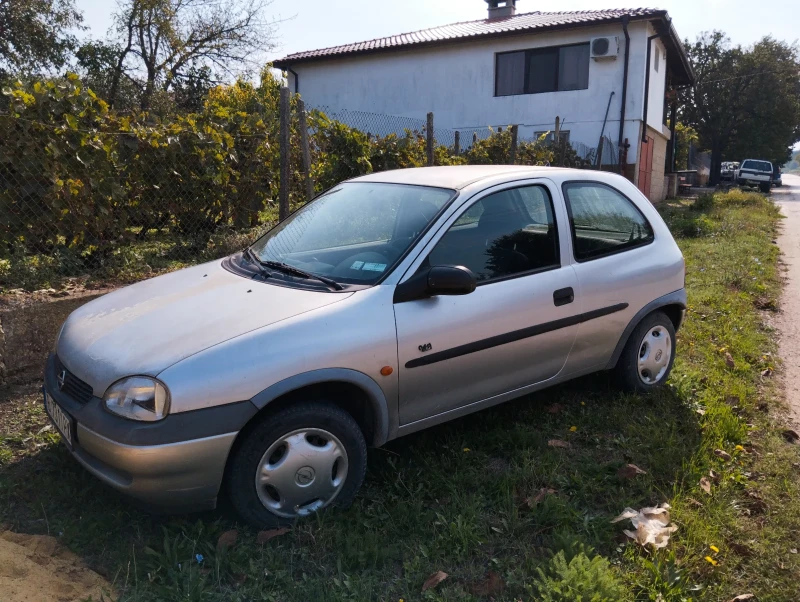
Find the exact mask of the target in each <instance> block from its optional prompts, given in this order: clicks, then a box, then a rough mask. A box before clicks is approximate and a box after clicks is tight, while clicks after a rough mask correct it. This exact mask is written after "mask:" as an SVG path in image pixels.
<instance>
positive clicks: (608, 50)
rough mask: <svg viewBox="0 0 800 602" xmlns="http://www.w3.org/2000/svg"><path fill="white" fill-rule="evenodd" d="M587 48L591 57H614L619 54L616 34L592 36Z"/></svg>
mask: <svg viewBox="0 0 800 602" xmlns="http://www.w3.org/2000/svg"><path fill="white" fill-rule="evenodd" d="M589 48H590V50H591V56H592V58H593V59H615V58H617V55H618V54H619V38H618V37H617V36H605V37H602V38H592V41H591V43H590V44H589Z"/></svg>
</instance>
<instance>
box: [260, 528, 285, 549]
mask: <svg viewBox="0 0 800 602" xmlns="http://www.w3.org/2000/svg"><path fill="white" fill-rule="evenodd" d="M288 532H289V528H288V527H281V528H280V529H270V530H268V531H259V532H258V535H256V541H257V542H258V543H259V544H260V545H263V544H265V543H267V542H268V541H269V540H270V539H272V538H273V537H278V536H280V535H285V534H286V533H288Z"/></svg>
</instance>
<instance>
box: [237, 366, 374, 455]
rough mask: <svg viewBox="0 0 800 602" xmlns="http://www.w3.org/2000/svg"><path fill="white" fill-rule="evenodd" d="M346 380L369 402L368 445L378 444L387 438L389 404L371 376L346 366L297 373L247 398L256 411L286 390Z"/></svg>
mask: <svg viewBox="0 0 800 602" xmlns="http://www.w3.org/2000/svg"><path fill="white" fill-rule="evenodd" d="M332 382H337V383H348V384H351V385H354V386H356V387H358V388H359V389H360V390H361V391H363V393H364V395H365V396H366V398H367V401H368V402H369V404H370V407H371V409H372V412H373V416H374V425H373V428H374V434H373V438H372V439H373V440H372V445H373V446H375V447H380V446H381V445H383V444H384V443H386V442H387V441H388V440H389V404H388V402H387V401H386V395H385V394H384V392H383V389H381V388H380V386H379V385H378V383H376V382H375V381H374V380H373V379H372V378H370V377H369V376H367V375H366V374H364V373H363V372H359V371H358V370H351V369H349V368H321V369H319V370H311V371H309V372H303V373H301V374H295V375H294V376H290V377H289V378H286V379H284V380H282V381H279V382H277V383H275V384H273V385H270V386H269V387H267V388H266V389H264V390H263V391H261V392H260V393H258V394H256V395H255V396H253V397H252V398H251V399H250V401H251V403H252V404H253V405H255V406H256V407H257V408H258V409H259V410H262V409H264V408H265V407H266V406H267V405H269V404H270V402H272V401H274V400H276V399H278V398H280V397H283V396H284V395H286V394H287V393H291V392H292V391H296V390H298V389H302V388H303V387H307V386H309V385H318V384H324V383H332Z"/></svg>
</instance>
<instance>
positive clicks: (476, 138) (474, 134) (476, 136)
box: [472, 132, 478, 144]
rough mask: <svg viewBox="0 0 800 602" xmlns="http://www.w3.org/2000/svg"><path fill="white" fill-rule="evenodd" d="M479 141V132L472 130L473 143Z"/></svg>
mask: <svg viewBox="0 0 800 602" xmlns="http://www.w3.org/2000/svg"><path fill="white" fill-rule="evenodd" d="M477 142H478V132H472V144H476V143H477Z"/></svg>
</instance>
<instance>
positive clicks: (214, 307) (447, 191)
mask: <svg viewBox="0 0 800 602" xmlns="http://www.w3.org/2000/svg"><path fill="white" fill-rule="evenodd" d="M685 307H686V292H685V290H684V261H683V257H682V255H681V252H680V250H679V249H678V247H677V245H676V244H675V242H674V240H673V239H672V236H671V235H670V233H669V230H668V229H667V227H666V225H665V224H664V222H663V221H662V219H661V218H660V216H659V215H658V213H657V212H656V210H655V209H654V208H653V206H652V205H651V204H650V203H649V202H648V200H647V199H646V198H645V197H644V196H642V194H641V193H640V192H639V191H638V190H637V189H636V187H635V186H633V184H631V183H630V182H629V181H627V180H626V179H624V178H622V177H621V176H617V175H614V174H610V173H600V172H591V171H577V170H569V169H556V168H540V167H514V166H470V167H467V166H465V167H432V168H423V169H409V170H398V171H389V172H383V173H377V174H372V175H368V176H364V177H361V178H356V179H354V180H351V181H348V182H345V183H342V184H340V185H338V186H336V187H334V188H333V189H331V190H329V191H327V192H326V193H324V194H323V195H321V196H320V197H318V198H317V199H316V200H314V201H313V202H312V203H309V204H308V205H306V206H305V207H303V208H302V209H300V210H299V211H297V212H296V213H294V214H293V215H292V216H291V217H289V218H288V219H286V220H285V221H283V222H282V223H280V224H279V225H278V226H276V227H275V228H273V229H272V230H270V231H269V232H268V233H267V234H265V235H264V236H263V237H262V238H260V239H259V240H257V241H256V242H255V243H254V244H253V245H251V246H250V247H248V248H247V249H246V250H244V251H243V252H241V253H237V254H235V255H233V256H231V257H227V258H225V259H222V260H218V261H212V262H210V263H206V264H204V265H199V266H196V267H192V268H187V269H184V270H181V271H178V272H174V273H171V274H166V275H164V276H159V277H158V278H153V279H152V280H147V281H144V282H140V283H138V284H134V285H133V286H129V287H126V288H123V289H120V290H117V291H115V292H112V293H110V294H108V295H105V296H104V297H101V298H99V299H96V300H94V301H92V302H90V303H87V304H86V305H84V306H82V307H81V308H79V309H78V310H76V311H75V312H74V313H72V315H70V317H69V318H68V319H67V321H66V323H65V324H64V326H63V327H62V329H61V332H60V334H59V337H58V341H57V343H56V349H55V352H54V353H53V354H52V355H51V356H50V357H49V358H48V361H47V366H46V369H45V379H44V398H45V399H44V402H45V406H46V409H47V411H48V413H49V415H50V416H51V417H52V419H53V422H54V423H55V425H56V427H57V428H58V430H59V431H60V433H61V435H62V436H63V439H64V442H65V443H66V445H67V447H68V448H69V450H70V452H71V453H72V455H73V456H74V457H75V458H76V459H77V460H78V461H79V462H80V463H81V464H82V465H83V466H84V467H86V469H87V470H89V471H90V472H91V473H93V474H94V475H96V476H97V477H99V478H100V479H101V480H103V481H104V482H106V483H108V484H109V485H111V486H112V487H115V488H117V489H118V490H120V491H123V492H126V493H128V494H129V495H130V496H132V497H133V498H136V499H138V500H139V501H141V502H144V503H145V504H146V505H147V506H149V507H151V508H153V509H162V508H165V509H171V510H174V511H186V510H190V509H200V508H212V507H214V506H215V504H216V500H217V497H218V495H219V493H220V491H221V490H222V489H223V488H224V489H225V490H226V491H227V493H228V495H229V496H230V497H231V499H232V502H233V504H234V506H235V507H236V509H237V511H238V512H239V513H240V514H241V516H242V518H244V519H245V520H247V521H249V522H250V523H252V524H254V525H258V526H269V525H277V524H283V523H287V522H291V521H292V520H294V519H296V518H297V517H299V516H305V515H308V514H310V513H313V512H316V511H318V510H321V509H322V508H324V507H326V506H328V505H332V504H333V505H338V506H346V505H347V504H349V503H350V502H351V501H352V500H353V498H354V497H355V495H356V493H357V491H358V489H359V487H360V486H361V483H362V481H363V479H364V473H365V470H366V461H367V445H373V446H380V445H382V444H384V443H386V442H387V441H389V440H391V439H394V438H396V437H400V436H402V435H406V434H408V433H412V432H414V431H417V430H420V429H423V428H426V427H429V426H431V425H434V424H438V423H441V422H445V421H447V420H452V419H453V418H457V417H459V416H463V415H465V414H468V413H470V412H474V411H477V410H481V409H483V408H486V407H489V406H492V405H495V404H498V403H501V402H503V401H506V400H508V399H512V398H514V397H519V396H521V395H526V394H528V393H530V392H532V391H536V390H538V389H541V388H544V387H549V386H551V385H554V384H556V383H560V382H564V381H566V380H569V379H572V378H575V377H578V376H581V375H584V374H587V373H590V372H596V371H600V370H611V371H613V374H614V377H615V380H616V382H617V383H619V385H620V386H621V387H622V388H623V389H626V390H631V391H639V392H647V391H649V390H651V389H653V388H654V387H657V386H659V385H661V384H663V383H664V381H665V380H666V379H667V376H668V374H669V372H670V369H671V367H672V363H673V360H674V358H675V331H676V330H677V329H678V327H679V326H680V324H681V321H682V319H683V315H684V311H685Z"/></svg>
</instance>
